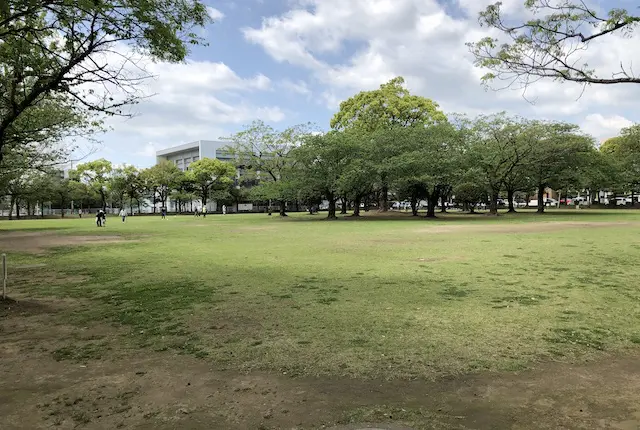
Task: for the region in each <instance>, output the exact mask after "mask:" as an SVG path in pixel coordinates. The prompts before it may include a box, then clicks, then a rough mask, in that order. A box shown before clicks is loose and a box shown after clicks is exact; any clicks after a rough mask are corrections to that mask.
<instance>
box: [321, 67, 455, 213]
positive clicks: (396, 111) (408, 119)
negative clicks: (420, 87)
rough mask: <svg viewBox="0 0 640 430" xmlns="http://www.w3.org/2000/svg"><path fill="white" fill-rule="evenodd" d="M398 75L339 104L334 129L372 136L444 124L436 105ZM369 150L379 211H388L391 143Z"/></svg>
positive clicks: (332, 122)
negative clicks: (374, 175) (376, 186)
mask: <svg viewBox="0 0 640 430" xmlns="http://www.w3.org/2000/svg"><path fill="white" fill-rule="evenodd" d="M404 82H405V81H404V78H403V77H401V76H399V77H396V78H394V79H391V80H390V81H389V82H387V83H385V84H382V85H380V88H378V89H376V90H372V91H361V92H360V93H358V94H356V95H355V96H353V97H351V98H349V99H347V100H345V101H343V102H342V103H340V110H339V111H338V112H336V114H335V115H334V116H333V118H332V119H331V123H330V125H331V128H332V129H334V130H341V131H345V130H357V131H359V132H361V133H375V132H380V131H385V130H390V129H393V128H396V127H426V126H430V125H434V124H438V123H443V122H446V121H447V117H446V115H445V114H444V113H443V112H442V111H441V110H440V108H439V106H438V104H437V103H436V102H434V101H433V100H431V99H428V98H426V97H421V96H417V95H413V94H411V93H410V92H409V90H408V89H407V88H405V86H404ZM384 142H385V143H387V144H388V145H386V146H379V147H373V148H372V151H371V153H370V155H369V156H370V158H371V161H372V163H373V165H374V166H376V167H377V176H378V179H379V184H380V192H381V197H382V199H381V200H382V201H381V202H380V208H381V210H383V211H384V210H387V209H388V206H389V204H388V191H389V183H390V181H391V178H389V169H390V168H391V167H392V166H390V165H389V163H388V160H389V157H390V156H391V155H392V154H394V147H393V142H390V141H384Z"/></svg>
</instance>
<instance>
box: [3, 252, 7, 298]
mask: <svg viewBox="0 0 640 430" xmlns="http://www.w3.org/2000/svg"><path fill="white" fill-rule="evenodd" d="M2 300H7V254H2Z"/></svg>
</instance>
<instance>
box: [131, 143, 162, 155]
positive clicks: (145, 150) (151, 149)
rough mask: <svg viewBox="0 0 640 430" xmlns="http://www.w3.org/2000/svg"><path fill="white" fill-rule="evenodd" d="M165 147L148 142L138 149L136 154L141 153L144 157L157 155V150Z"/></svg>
mask: <svg viewBox="0 0 640 430" xmlns="http://www.w3.org/2000/svg"><path fill="white" fill-rule="evenodd" d="M163 148H164V145H158V144H157V143H153V142H148V143H147V144H146V145H144V146H143V147H142V149H141V150H139V151H137V152H136V153H135V154H136V155H140V156H142V157H155V156H156V151H159V150H161V149H163Z"/></svg>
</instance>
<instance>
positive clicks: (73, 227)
mask: <svg viewBox="0 0 640 430" xmlns="http://www.w3.org/2000/svg"><path fill="white" fill-rule="evenodd" d="M22 229H25V230H33V231H38V230H45V229H46V231H43V232H42V233H43V234H50V233H52V232H55V234H61V235H97V234H101V235H108V236H113V235H121V236H123V237H124V238H126V239H127V240H129V239H131V240H132V241H131V242H128V243H127V242H124V243H109V241H107V243H105V244H101V245H95V244H87V245H78V246H63V247H58V248H51V249H48V251H47V252H46V253H45V254H41V255H34V254H28V253H18V254H16V253H12V252H11V249H9V248H10V245H8V242H7V241H6V240H2V241H0V248H2V252H8V254H9V261H10V264H11V265H12V266H11V267H14V269H10V270H12V271H13V276H14V279H16V277H17V279H18V280H19V282H17V284H16V282H14V283H13V285H12V284H10V288H12V289H11V290H10V291H11V292H12V294H14V295H16V296H17V297H21V298H24V297H38V296H45V295H47V296H56V297H61V298H64V297H71V298H85V299H89V305H88V306H84V307H83V308H82V309H81V310H80V311H75V312H73V313H70V314H66V315H63V317H62V318H63V319H64V320H65V321H66V322H71V323H72V324H75V325H78V326H87V325H88V324H91V323H92V322H105V321H106V322H108V323H113V324H117V325H122V326H123V327H125V328H126V330H127V331H130V334H129V335H127V336H123V337H121V338H119V339H116V341H111V342H112V344H106V343H104V341H101V342H102V343H96V342H94V343H91V342H89V343H85V344H70V345H69V346H68V347H65V348H63V349H61V350H58V351H56V352H55V355H56V358H58V359H64V358H84V359H86V358H91V357H99V356H101V351H103V350H104V349H106V348H109V349H111V350H112V351H117V350H118V349H119V348H134V350H135V349H136V348H142V350H141V352H140V353H141V354H143V353H144V348H151V349H154V350H164V349H173V350H179V351H183V352H184V353H188V354H194V355H196V356H198V357H202V358H203V359H205V360H210V361H212V362H213V363H215V364H216V365H217V366H218V367H220V368H229V369H240V370H249V369H267V370H278V371H282V372H287V374H289V375H349V376H354V377H365V378H369V377H383V378H408V377H434V376H437V375H441V374H450V373H459V372H469V371H478V370H511V369H520V368H523V367H526V366H528V365H530V364H531V363H534V362H536V361H540V360H567V361H579V360H584V359H587V358H589V357H592V356H593V355H594V354H599V353H601V351H613V352H615V351H618V350H623V349H628V348H632V347H637V346H638V345H637V344H638V343H640V324H639V323H638V321H639V318H640V290H639V289H638V279H639V277H640V266H639V265H638V262H639V261H640V213H637V212H635V211H612V212H607V211H588V210H583V211H579V212H578V211H566V212H552V213H549V214H546V215H544V216H537V215H535V214H532V213H521V214H518V215H515V216H503V217H499V218H489V217H484V216H469V215H447V216H445V217H441V218H440V219H439V220H435V221H430V220H425V219H424V218H421V219H411V217H409V216H405V215H402V216H397V217H396V218H395V219H371V218H370V219H361V220H340V221H335V222H327V221H323V220H322V215H317V216H309V215H305V214H299V215H295V216H291V217H290V218H289V219H279V218H278V217H276V216H273V217H268V216H266V215H264V214H257V215H228V216H225V217H223V216H220V215H216V216H212V215H210V216H208V217H207V218H206V219H202V218H193V217H191V216H182V217H176V216H169V217H168V219H166V220H161V219H160V218H159V217H130V218H129V219H128V220H127V223H126V224H121V223H120V222H118V221H117V218H116V217H111V218H110V219H109V223H108V225H107V227H106V228H104V229H98V228H96V227H95V226H94V223H93V220H92V219H82V220H79V219H73V220H70V219H66V220H43V221H13V222H7V221H3V222H2V223H0V230H22ZM1 233H3V232H0V234H1ZM1 237H2V236H0V238H1ZM37 264H46V266H45V267H36V266H35V265H37ZM16 266H25V267H23V268H20V267H16ZM10 273H11V272H10ZM10 279H11V278H10ZM113 342H116V343H117V344H113Z"/></svg>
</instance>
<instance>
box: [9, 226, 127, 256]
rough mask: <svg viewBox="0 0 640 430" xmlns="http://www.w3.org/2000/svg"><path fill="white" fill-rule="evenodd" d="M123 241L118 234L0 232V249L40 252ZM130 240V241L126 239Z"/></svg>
mask: <svg viewBox="0 0 640 430" xmlns="http://www.w3.org/2000/svg"><path fill="white" fill-rule="evenodd" d="M121 242H125V239H123V238H122V237H120V236H60V235H56V234H51V233H43V232H19V231H14V232H9V233H1V234H0V250H3V251H14V252H30V253H34V254H42V253H44V252H45V251H46V249H47V248H52V247H60V246H75V245H94V244H100V245H102V244H110V243H121ZM128 242H131V241H128Z"/></svg>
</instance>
